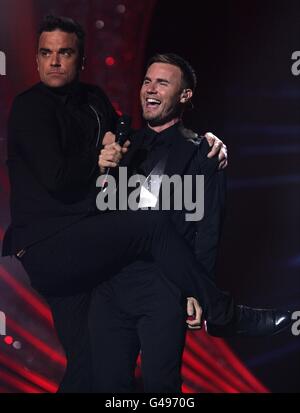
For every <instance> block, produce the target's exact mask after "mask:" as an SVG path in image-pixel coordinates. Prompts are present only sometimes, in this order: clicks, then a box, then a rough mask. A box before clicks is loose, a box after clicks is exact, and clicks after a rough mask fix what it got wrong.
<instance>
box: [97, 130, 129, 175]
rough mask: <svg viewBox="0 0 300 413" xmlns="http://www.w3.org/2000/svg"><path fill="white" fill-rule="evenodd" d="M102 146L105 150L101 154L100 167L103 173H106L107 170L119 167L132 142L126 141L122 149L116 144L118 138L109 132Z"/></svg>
mask: <svg viewBox="0 0 300 413" xmlns="http://www.w3.org/2000/svg"><path fill="white" fill-rule="evenodd" d="M102 144H103V146H104V148H103V149H102V151H101V152H100V155H99V160H98V165H99V167H100V171H101V173H104V172H105V169H106V168H116V167H117V166H118V164H119V162H120V160H121V159H122V158H123V155H124V154H125V153H126V152H127V151H128V147H129V145H130V142H129V141H126V142H125V143H124V145H123V147H121V146H120V145H119V144H118V143H116V136H115V135H114V134H113V133H112V132H107V133H106V134H105V136H104V138H103V142H102Z"/></svg>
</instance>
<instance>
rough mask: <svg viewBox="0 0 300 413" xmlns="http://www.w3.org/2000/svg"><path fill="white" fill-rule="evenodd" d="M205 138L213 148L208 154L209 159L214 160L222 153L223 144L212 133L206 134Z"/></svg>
mask: <svg viewBox="0 0 300 413" xmlns="http://www.w3.org/2000/svg"><path fill="white" fill-rule="evenodd" d="M204 136H205V138H206V140H207V142H208V144H209V146H210V147H211V151H210V152H209V153H208V155H207V157H208V158H213V157H214V156H216V155H218V154H219V153H220V151H221V149H222V147H223V142H222V141H221V140H220V139H219V138H217V137H216V136H215V135H214V134H213V133H211V132H208V133H206V134H205V135H204Z"/></svg>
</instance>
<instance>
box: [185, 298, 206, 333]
mask: <svg viewBox="0 0 300 413" xmlns="http://www.w3.org/2000/svg"><path fill="white" fill-rule="evenodd" d="M187 315H188V319H187V320H186V322H187V325H188V328H190V329H191V330H199V329H200V328H201V318H202V308H201V307H200V305H199V302H198V301H197V300H196V298H193V297H188V298H187Z"/></svg>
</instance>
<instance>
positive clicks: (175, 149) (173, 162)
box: [121, 127, 226, 278]
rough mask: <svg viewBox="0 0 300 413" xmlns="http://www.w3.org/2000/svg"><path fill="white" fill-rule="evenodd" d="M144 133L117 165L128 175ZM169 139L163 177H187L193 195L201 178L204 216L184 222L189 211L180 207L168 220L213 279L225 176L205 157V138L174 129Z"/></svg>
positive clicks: (221, 222)
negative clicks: (170, 141)
mask: <svg viewBox="0 0 300 413" xmlns="http://www.w3.org/2000/svg"><path fill="white" fill-rule="evenodd" d="M144 133H145V132H144V130H140V131H138V132H137V133H136V134H135V135H134V136H133V137H132V140H131V141H132V143H131V146H130V149H129V151H128V153H127V154H126V156H125V157H124V159H123V160H122V162H121V166H126V167H128V168H129V170H130V169H131V172H132V171H133V169H134V158H135V154H136V153H137V151H138V150H139V149H140V148H141V146H142V144H143V140H144V138H143V134H144ZM173 139H174V141H173V143H172V145H171V148H170V151H169V153H168V159H167V164H166V168H165V174H166V175H168V176H172V175H181V176H183V175H191V176H192V177H193V181H192V187H193V192H194V193H195V190H196V187H195V186H196V175H204V217H203V219H202V220H200V221H196V222H188V221H187V220H186V214H187V213H190V211H187V210H186V209H185V208H184V207H183V209H182V210H180V211H175V210H172V211H171V218H172V221H173V222H174V225H175V226H176V228H177V230H178V231H179V233H180V234H181V235H182V236H183V237H184V238H185V240H186V241H187V242H188V243H189V245H190V246H191V247H192V248H193V250H194V252H195V255H196V257H197V259H198V261H199V263H200V264H201V266H203V267H204V270H205V272H206V273H207V275H208V276H209V277H211V278H214V277H215V266H216V258H217V252H218V247H219V242H220V235H221V229H222V224H223V220H224V215H225V196H226V179H225V173H224V171H219V170H218V158H217V157H214V158H212V159H209V158H207V154H208V152H209V151H210V148H209V145H208V143H207V140H206V139H205V138H202V137H200V136H199V135H197V134H195V133H193V132H192V131H188V130H186V129H184V128H183V127H179V128H175V129H174V135H173ZM171 196H172V193H171ZM171 205H172V202H171Z"/></svg>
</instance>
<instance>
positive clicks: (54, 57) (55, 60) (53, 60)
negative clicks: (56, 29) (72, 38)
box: [51, 53, 60, 67]
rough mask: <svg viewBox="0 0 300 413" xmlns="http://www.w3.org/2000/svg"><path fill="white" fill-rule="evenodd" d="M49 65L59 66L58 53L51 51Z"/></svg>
mask: <svg viewBox="0 0 300 413" xmlns="http://www.w3.org/2000/svg"><path fill="white" fill-rule="evenodd" d="M51 66H53V67H59V66H60V55H59V53H53V54H52V56H51Z"/></svg>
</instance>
